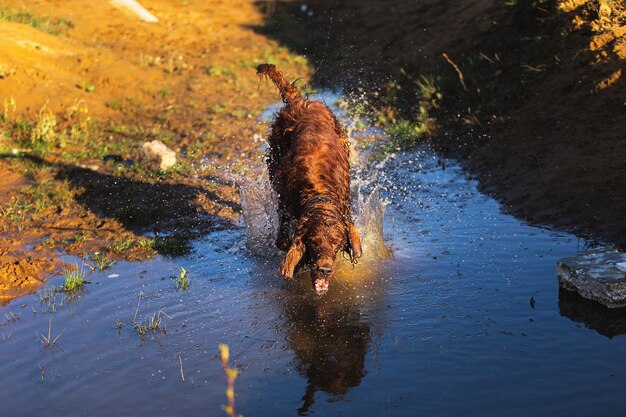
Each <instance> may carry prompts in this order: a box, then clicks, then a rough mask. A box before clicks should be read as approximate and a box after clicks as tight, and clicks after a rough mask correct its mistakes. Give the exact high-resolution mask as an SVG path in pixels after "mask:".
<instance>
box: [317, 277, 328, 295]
mask: <svg viewBox="0 0 626 417" xmlns="http://www.w3.org/2000/svg"><path fill="white" fill-rule="evenodd" d="M329 284H330V280H326V279H316V280H315V292H317V293H318V294H324V293H325V292H326V291H328V285H329Z"/></svg>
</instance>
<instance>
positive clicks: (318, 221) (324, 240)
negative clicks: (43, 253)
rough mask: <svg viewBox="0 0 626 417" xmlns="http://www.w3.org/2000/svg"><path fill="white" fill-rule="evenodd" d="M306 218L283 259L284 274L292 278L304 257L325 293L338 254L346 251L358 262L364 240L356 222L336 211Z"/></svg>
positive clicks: (317, 283) (317, 284)
mask: <svg viewBox="0 0 626 417" xmlns="http://www.w3.org/2000/svg"><path fill="white" fill-rule="evenodd" d="M302 220H303V221H301V222H300V224H299V225H298V229H297V231H296V236H295V237H294V240H293V243H292V244H291V247H290V248H289V250H288V251H287V254H286V255H285V259H284V260H283V264H282V267H281V273H282V274H283V276H284V277H285V278H287V279H291V278H292V277H293V274H294V272H295V269H296V267H297V266H298V264H299V263H300V261H301V260H303V259H304V260H305V262H306V263H307V264H308V265H309V267H310V268H311V278H312V281H313V288H314V289H315V291H316V292H317V293H319V294H323V293H325V292H326V291H328V286H329V284H330V280H331V279H332V278H333V277H334V275H335V258H336V257H337V253H338V252H339V251H340V250H344V251H346V252H347V253H348V254H349V255H350V259H351V260H352V261H353V262H356V259H357V258H359V257H361V254H362V250H361V241H360V239H359V236H358V234H357V233H356V230H355V229H354V225H352V223H351V222H349V221H344V220H343V219H341V217H339V216H337V215H334V213H329V212H328V211H324V210H321V211H319V212H318V213H314V214H312V215H310V216H307V217H306V218H305V219H302ZM305 255H306V256H305Z"/></svg>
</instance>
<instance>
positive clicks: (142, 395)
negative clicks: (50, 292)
mask: <svg viewBox="0 0 626 417" xmlns="http://www.w3.org/2000/svg"><path fill="white" fill-rule="evenodd" d="M446 166H447V167H446ZM380 172H384V173H385V178H384V179H383V180H381V182H383V183H384V184H385V185H386V186H387V191H386V192H385V193H384V194H385V196H386V198H388V199H389V200H390V201H391V203H390V205H389V206H388V210H387V215H386V217H385V236H386V240H387V242H388V244H389V245H390V246H391V248H392V249H393V251H394V257H393V258H392V259H388V260H384V261H380V262H377V263H376V265H371V266H369V267H368V270H367V272H368V273H367V274H366V275H367V277H366V278H362V277H361V276H360V275H363V273H362V272H358V270H357V272H355V273H353V274H352V276H349V277H347V278H343V279H342V280H340V281H337V282H334V283H333V284H331V290H330V292H329V293H328V294H327V295H326V296H324V297H321V298H320V297H317V296H315V295H314V294H313V292H312V290H311V288H310V285H309V283H308V281H307V280H306V279H302V280H300V282H299V283H284V282H283V281H282V279H281V278H280V277H279V276H278V275H277V273H276V270H277V267H278V260H276V259H269V260H268V259H263V258H257V257H253V256H251V255H250V254H249V252H248V251H247V250H246V249H245V231H244V230H243V229H239V230H234V231H223V232H219V233H215V234H212V235H210V236H208V237H206V238H204V239H201V240H198V241H196V242H195V243H194V249H195V252H194V253H193V254H192V255H191V256H189V257H186V258H177V259H165V258H158V259H157V260H155V261H152V262H147V263H118V264H116V265H114V267H113V268H112V269H110V270H107V271H105V272H104V273H95V274H93V275H91V276H89V278H88V279H89V280H90V281H92V283H91V284H89V285H87V290H86V291H85V292H84V293H82V294H81V295H80V296H78V297H77V298H75V299H74V300H72V301H70V302H68V301H65V302H64V305H63V306H62V307H58V308H57V312H56V313H52V312H47V313H44V312H42V305H41V302H40V300H39V296H27V297H25V298H22V299H19V300H16V301H14V302H13V303H11V304H10V305H8V306H6V307H2V308H0V312H1V313H7V314H11V313H13V314H15V315H21V317H20V319H16V320H14V321H13V322H9V321H6V322H5V317H4V314H2V315H1V316H0V415H1V416H13V417H19V416H34V415H45V416H46V417H57V416H92V417H96V416H129V417H133V416H150V417H161V416H162V417H170V416H183V415H186V416H218V415H222V414H223V412H222V411H221V410H220V405H221V404H223V403H225V396H224V390H225V387H226V383H225V378H224V376H223V372H222V369H221V367H220V364H219V360H218V357H217V346H218V344H219V343H228V344H229V345H230V349H231V356H232V362H233V363H234V364H235V365H236V366H237V367H239V368H240V370H241V375H240V377H239V378H238V379H237V386H236V393H237V402H238V412H240V413H242V414H243V415H244V416H246V417H253V416H297V415H298V414H299V413H300V414H302V415H304V414H308V415H319V416H420V415H428V416H458V415H468V416H478V415H480V416H523V417H528V416H570V417H571V416H589V415H600V413H602V414H603V415H605V416H618V415H619V416H621V415H624V413H625V411H624V410H626V395H625V389H626V361H625V360H624V358H625V356H626V337H624V336H623V335H621V333H623V332H626V329H623V327H624V326H621V327H620V322H619V318H616V319H612V318H605V317H603V312H602V311H598V310H595V309H593V308H592V307H593V306H589V305H587V304H585V303H582V302H581V301H580V300H579V299H576V298H572V297H567V296H566V295H567V294H564V295H563V296H562V297H561V302H560V303H559V291H558V287H557V281H556V276H555V261H556V260H557V259H559V258H561V257H564V256H568V255H572V254H575V253H577V252H580V251H582V250H584V249H585V248H584V242H583V241H581V240H578V239H577V238H576V237H575V236H572V235H568V234H563V233H557V232H553V231H549V230H545V229H540V228H536V227H531V226H528V225H525V224H523V223H522V222H520V221H519V220H517V219H515V218H513V217H511V216H508V215H505V214H502V213H501V212H500V208H499V206H498V204H497V203H496V202H495V201H494V200H492V199H491V198H488V197H486V196H484V195H482V194H480V193H479V192H478V191H477V189H476V184H475V182H474V181H472V180H469V179H468V178H467V177H466V176H465V175H464V174H463V172H462V171H461V170H460V169H459V168H458V167H457V166H456V165H455V164H454V162H452V161H444V163H443V164H441V163H439V162H438V159H437V158H436V157H435V156H433V155H432V154H431V153H430V152H428V151H426V150H419V151H415V152H411V153H405V154H402V155H398V156H397V157H396V158H392V159H390V160H389V161H387V163H386V164H385V166H384V167H383V168H381V171H380ZM181 266H182V267H184V268H186V269H187V270H188V271H189V277H190V280H191V287H190V289H189V290H188V291H177V290H176V289H175V283H174V280H172V279H171V278H170V276H171V275H174V274H177V273H178V271H179V270H180V267H181ZM111 274H118V275H119V276H118V277H115V278H110V277H109V276H110V275H111ZM54 284H56V285H59V284H60V281H59V279H55V280H52V281H51V282H49V285H54ZM140 295H141V301H140V303H139V308H138V309H137V304H138V300H139V298H140ZM531 299H532V302H531ZM531 304H532V305H531ZM33 308H34V309H36V310H37V313H36V314H34V313H33ZM160 310H161V311H163V312H164V313H166V314H167V316H165V315H163V314H162V315H161V317H162V319H163V322H164V323H165V324H166V325H167V334H162V333H159V334H157V335H156V336H155V335H152V334H151V335H150V336H149V337H148V338H147V339H145V340H142V339H141V338H140V337H138V335H137V333H136V332H135V330H133V329H132V327H131V325H130V324H129V323H130V322H131V321H132V320H133V317H134V315H135V312H136V311H137V317H136V321H137V322H142V321H146V320H148V318H149V316H151V315H153V314H157V313H158V312H159V311H160ZM568 317H572V318H574V319H575V320H576V321H574V320H573V319H570V318H568ZM117 319H120V320H121V321H122V322H123V323H124V327H123V328H122V329H121V330H119V331H118V329H116V320H117ZM49 322H51V328H52V331H51V334H52V336H53V337H54V336H56V335H58V334H60V337H59V338H58V340H57V345H58V346H56V347H51V348H44V347H43V345H42V344H41V343H40V342H39V341H38V340H37V337H36V333H43V334H44V335H47V332H48V325H49ZM587 326H590V327H593V328H595V329H590V328H588V327H587ZM179 357H180V358H181V359H182V363H183V370H184V375H185V380H184V381H182V378H181V370H180V364H179V361H180V360H181V359H179ZM40 366H41V367H42V368H43V369H44V372H45V373H44V379H43V382H42V379H41V370H40Z"/></svg>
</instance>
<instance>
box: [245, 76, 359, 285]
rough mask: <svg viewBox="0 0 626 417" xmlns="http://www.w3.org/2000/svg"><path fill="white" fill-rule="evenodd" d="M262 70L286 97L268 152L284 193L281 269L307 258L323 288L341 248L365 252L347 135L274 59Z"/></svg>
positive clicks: (289, 273) (289, 270) (288, 270)
mask: <svg viewBox="0 0 626 417" xmlns="http://www.w3.org/2000/svg"><path fill="white" fill-rule="evenodd" d="M257 74H258V75H259V76H265V77H269V78H270V79H271V80H272V81H273V82H274V84H275V85H276V87H278V89H279V91H280V94H281V96H282V99H283V102H284V103H285V105H284V106H283V107H282V108H281V109H280V111H279V112H278V114H277V115H276V117H275V119H274V121H273V124H272V128H271V132H270V135H269V138H268V143H269V150H268V154H267V165H268V169H269V176H270V180H271V182H272V185H273V187H274V189H275V190H276V192H277V194H278V197H279V207H278V215H279V222H280V225H279V231H278V238H277V239H276V246H277V247H278V248H279V249H281V250H286V251H287V253H286V254H285V257H284V259H283V262H282V265H281V269H280V271H281V274H282V275H283V276H284V277H285V278H286V279H288V280H289V279H291V278H293V275H294V273H295V271H296V268H297V267H298V266H299V265H302V264H307V265H308V266H309V267H310V269H311V278H312V280H313V286H314V288H315V290H316V291H317V292H318V293H323V292H326V291H327V290H328V286H329V284H330V281H331V279H332V278H333V277H334V275H335V258H336V256H337V253H338V252H339V251H345V252H346V253H348V254H349V256H350V258H351V260H352V261H353V262H356V259H358V258H359V257H361V255H362V250H361V240H360V238H359V235H358V233H357V231H356V229H355V227H354V223H353V221H352V217H351V204H350V162H349V152H350V146H349V142H348V138H347V136H346V134H345V131H344V130H343V128H342V127H341V125H340V124H339V122H338V121H337V119H336V118H335V116H334V115H333V113H332V111H331V110H330V109H329V108H328V107H327V106H326V105H325V104H323V103H320V102H318V101H312V100H308V99H305V98H303V97H302V96H301V95H300V92H299V91H298V90H297V88H296V87H295V86H294V85H293V84H290V83H288V82H287V81H286V80H285V78H284V77H283V75H282V74H281V73H280V72H279V71H278V70H277V69H276V67H275V66H274V65H272V64H261V65H259V66H258V67H257ZM292 219H295V220H296V227H295V232H294V233H293V237H292V231H291V223H292Z"/></svg>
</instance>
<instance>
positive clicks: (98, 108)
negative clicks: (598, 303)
mask: <svg viewBox="0 0 626 417" xmlns="http://www.w3.org/2000/svg"><path fill="white" fill-rule="evenodd" d="M144 5H145V6H146V7H147V8H148V9H149V10H150V11H151V12H153V13H154V14H155V15H156V16H157V17H159V19H160V21H159V22H158V23H156V24H148V23H143V22H140V21H138V20H137V19H136V18H135V17H133V16H131V15H129V14H127V13H126V12H124V11H122V10H119V9H117V8H115V7H112V6H111V5H110V4H109V2H93V1H88V0H75V1H72V2H68V1H62V0H46V1H44V0H33V1H29V2H28V3H27V4H25V2H23V1H21V0H0V11H4V10H6V8H9V9H10V10H12V11H13V12H28V13H32V14H33V15H35V16H39V17H42V18H44V21H45V22H47V24H48V25H53V26H54V25H57V26H58V29H57V28H56V27H55V29H54V30H50V29H49V28H46V27H42V25H41V24H40V23H36V22H28V21H27V22H22V23H16V22H8V21H3V20H2V19H0V36H1V37H2V39H3V47H2V48H0V111H1V112H0V177H1V178H2V180H0V300H2V302H6V301H7V300H9V299H10V298H11V297H13V296H15V295H19V294H22V293H24V292H27V291H32V290H33V289H34V288H36V287H37V286H38V285H39V284H40V282H41V280H43V279H45V278H46V277H47V276H49V274H50V273H51V271H54V270H55V268H58V266H59V262H58V259H56V258H55V257H54V255H51V253H52V252H55V251H63V252H65V253H69V254H73V255H79V256H85V255H89V254H93V253H94V252H96V251H99V252H104V253H106V254H107V256H109V257H111V258H112V259H146V258H149V257H150V256H153V255H154V254H155V253H164V254H167V253H168V251H170V250H171V249H172V248H168V247H167V244H161V245H159V244H158V243H159V242H157V240H155V239H149V238H146V237H145V236H144V235H145V233H146V232H158V233H161V234H167V233H170V234H172V233H173V234H175V235H176V234H177V235H182V236H183V238H184V239H189V238H191V237H193V236H197V235H198V234H202V233H206V232H208V231H210V230H215V229H216V228H223V227H230V225H232V224H233V223H235V222H236V221H237V216H238V213H239V211H240V209H241V207H240V205H239V197H238V193H237V184H238V181H239V178H241V176H242V175H245V173H246V171H247V169H248V168H249V165H250V160H251V159H253V158H255V159H256V158H259V156H260V154H259V151H258V149H257V144H255V143H254V141H253V140H251V139H252V137H253V135H254V134H255V133H265V126H263V125H262V124H259V123H258V122H257V116H258V114H259V111H260V110H261V109H262V108H263V107H264V106H266V105H267V103H269V102H272V101H275V100H276V97H277V96H276V93H275V91H274V89H273V88H271V87H265V86H263V85H261V88H259V87H260V85H259V81H258V79H257V77H256V76H255V74H254V72H255V71H254V68H255V67H256V65H257V64H259V63H261V62H266V61H269V62H272V63H276V64H278V65H279V66H280V68H281V69H282V70H283V71H284V72H286V76H287V78H289V79H295V78H297V77H299V76H303V75H306V74H309V73H310V68H309V67H308V66H307V60H306V59H305V58H303V55H305V56H306V57H308V58H309V59H310V60H311V62H312V63H314V64H315V66H316V68H317V71H316V72H314V73H313V75H312V77H311V78H312V79H313V81H314V82H315V83H316V84H318V85H333V86H336V85H342V86H344V88H345V89H346V91H348V92H352V93H355V95H360V94H362V92H364V93H366V96H367V97H368V98H369V99H371V100H369V102H370V103H372V107H373V108H374V109H376V108H378V109H381V108H384V109H385V110H384V111H385V112H387V113H386V114H392V115H395V116H394V117H396V116H397V117H404V118H407V119H419V117H420V111H422V110H423V107H424V106H423V102H424V97H423V93H420V88H422V87H423V83H422V81H423V78H421V77H422V76H424V75H426V76H430V77H431V78H429V79H431V80H433V85H434V86H435V87H436V89H437V90H438V91H439V92H440V93H441V94H442V98H440V99H439V98H438V99H437V100H433V103H431V104H430V105H429V106H427V110H428V112H429V114H428V117H432V118H433V119H436V120H437V122H438V123H437V124H438V128H437V129H432V131H431V129H429V132H431V133H434V136H433V138H432V139H433V143H434V144H436V145H437V146H438V147H439V148H440V149H442V150H443V151H444V152H449V153H451V154H453V155H456V156H459V157H460V158H461V160H462V161H463V163H464V164H465V165H466V167H467V168H468V169H469V170H470V172H471V173H474V174H475V175H476V176H477V177H478V178H479V179H480V181H481V187H483V189H484V190H486V191H487V192H489V193H492V194H493V195H494V196H495V197H496V198H498V199H499V200H500V201H502V202H503V204H504V207H505V209H507V210H510V211H512V212H514V213H515V214H517V215H520V216H522V217H524V218H526V219H528V220H530V221H531V222H533V223H536V224H541V225H547V226H551V227H554V226H557V227H559V228H561V229H564V230H570V231H573V232H575V233H577V234H579V235H582V236H586V237H590V238H592V239H597V240H599V241H606V242H611V243H614V244H616V245H621V246H624V245H625V244H626V240H625V239H626V216H624V213H625V212H626V193H624V192H623V191H622V190H624V189H625V187H624V186H625V185H626V172H625V170H626V156H625V151H624V149H625V148H624V139H625V136H624V132H626V129H625V128H626V111H625V105H624V97H626V93H625V86H626V82H625V81H624V75H623V69H622V67H623V64H624V59H626V49H625V48H626V46H625V45H626V42H625V36H626V33H625V32H626V30H625V29H624V27H625V24H626V17H625V10H624V6H623V4H622V2H619V1H609V0H606V1H605V0H602V1H596V0H589V1H584V0H570V1H530V0H518V1H510V2H504V1H500V0H480V1H461V2H451V1H449V0H423V1H419V2H415V1H410V0H394V1H389V2H363V1H358V0H342V1H335V0H318V1H316V2H311V4H308V6H307V8H306V10H303V8H302V4H300V3H297V2H271V1H263V2H253V1H251V0H222V1H220V0H216V1H211V2H206V1H201V0H184V1H183V0H181V1H171V0H167V1H166V0H151V1H147V0H146V1H145V2H144ZM0 16H6V14H3V13H0ZM4 19H5V20H11V19H7V18H4ZM46 19H47V20H46ZM59 19H61V20H59ZM13 20H15V19H13ZM38 22H40V21H38ZM68 22H69V23H68ZM34 26H35V27H34ZM50 32H53V33H50ZM443 53H445V54H446V56H447V57H448V59H446V58H444V57H443V55H442V54H443ZM420 83H422V84H420ZM420 94H422V96H420ZM390 97H391V99H390ZM42 109H43V110H42ZM392 119H393V117H392ZM154 139H159V140H161V141H163V142H164V143H165V144H166V145H168V146H169V147H171V148H173V149H175V150H176V151H177V154H178V156H179V162H178V164H177V165H176V167H175V168H174V169H173V170H171V171H169V172H165V173H164V172H156V171H152V170H149V169H146V168H145V167H142V166H141V164H138V163H137V162H136V160H137V154H138V149H139V148H140V147H141V144H142V143H143V142H144V141H148V140H154ZM122 203H123V204H122ZM161 243H167V242H161ZM174 249H176V248H174ZM183 249H184V245H183Z"/></svg>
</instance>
